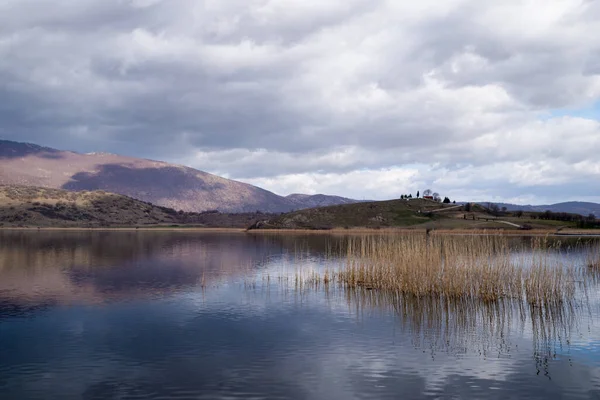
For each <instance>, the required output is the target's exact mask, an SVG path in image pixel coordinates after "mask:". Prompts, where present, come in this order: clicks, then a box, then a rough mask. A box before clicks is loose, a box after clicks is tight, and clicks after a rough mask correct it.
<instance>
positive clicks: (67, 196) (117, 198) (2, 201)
mask: <svg viewBox="0 0 600 400" xmlns="http://www.w3.org/2000/svg"><path fill="white" fill-rule="evenodd" d="M177 221H178V219H177V212H176V211H175V210H170V209H167V208H164V207H157V206H153V205H152V204H148V203H144V202H142V201H139V200H135V199H132V198H129V197H126V196H122V195H118V194H114V193H107V192H103V191H94V192H87V191H82V192H69V191H67V190H59V189H47V188H37V187H29V186H12V185H11V186H3V185H2V186H0V226H4V227H15V226H41V227H81V226H84V227H87V226H89V227H98V226H116V225H130V226H133V225H149V224H174V223H177Z"/></svg>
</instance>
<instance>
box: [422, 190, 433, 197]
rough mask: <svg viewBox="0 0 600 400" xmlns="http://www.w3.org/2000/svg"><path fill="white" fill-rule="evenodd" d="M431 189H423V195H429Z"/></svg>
mask: <svg viewBox="0 0 600 400" xmlns="http://www.w3.org/2000/svg"><path fill="white" fill-rule="evenodd" d="M431 193H432V192H431V189H425V190H423V196H431Z"/></svg>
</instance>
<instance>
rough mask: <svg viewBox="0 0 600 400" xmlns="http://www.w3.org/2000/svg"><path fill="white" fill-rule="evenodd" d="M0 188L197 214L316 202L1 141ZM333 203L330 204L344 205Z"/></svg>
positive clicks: (173, 169)
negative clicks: (99, 194) (104, 195)
mask: <svg viewBox="0 0 600 400" xmlns="http://www.w3.org/2000/svg"><path fill="white" fill-rule="evenodd" d="M0 184H5V185H26V186H38V187H47V188H55V189H67V190H76V191H78V190H88V191H90V190H105V191H108V192H113V193H118V194H122V195H126V196H129V197H132V198H135V199H139V200H143V201H146V202H150V203H153V204H157V205H160V206H164V207H169V208H174V209H176V210H184V211H195V212H200V211H205V210H213V209H215V210H219V211H223V212H254V211H256V210H260V211H264V212H286V211H290V210H293V209H300V208H307V207H311V206H312V204H313V203H314V201H313V200H311V199H310V197H309V198H308V199H306V201H302V200H300V199H298V198H291V199H288V198H285V197H282V196H278V195H276V194H275V193H272V192H269V191H267V190H264V189H261V188H258V187H256V186H252V185H249V184H246V183H242V182H237V181H234V180H230V179H225V178H222V177H219V176H216V175H213V174H209V173H207V172H203V171H198V170H195V169H193V168H188V167H184V166H180V165H174V164H169V163H165V162H160V161H152V160H146V159H139V158H132V157H124V156H119V155H115V154H106V153H91V154H79V153H74V152H70V151H60V150H56V149H51V148H48V147H42V146H37V145H34V144H28V143H18V142H11V141H5V140H0ZM325 197H328V196H325ZM332 198H333V199H334V200H329V203H336V202H340V201H346V200H348V199H343V198H337V197H335V196H332ZM337 199H343V200H337ZM323 201H324V200H323Z"/></svg>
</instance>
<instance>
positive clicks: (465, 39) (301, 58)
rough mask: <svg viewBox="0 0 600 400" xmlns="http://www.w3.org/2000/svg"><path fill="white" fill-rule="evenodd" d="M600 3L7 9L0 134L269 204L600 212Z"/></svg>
mask: <svg viewBox="0 0 600 400" xmlns="http://www.w3.org/2000/svg"><path fill="white" fill-rule="evenodd" d="M599 120H600V1H598V0H584V1H576V0H536V1H533V0H504V1H501V2H500V1H487V0H446V1H443V2H440V1H433V0H420V1H417V2H415V1H400V0H328V1H326V2H324V1H317V0H162V1H161V0H51V1H50V0H0V138H3V139H9V140H17V141H27V142H33V143H36V144H40V145H45V146H50V147H54V148H59V149H66V150H73V151H78V152H100V151H102V152H110V153H117V154H123V155H131V156H136V157H144V158H151V159H158V160H165V161H169V162H174V163H178V164H184V165H188V166H191V167H194V168H198V169H201V170H204V171H207V172H212V173H215V174H218V175H222V176H225V177H227V178H232V179H237V180H241V181H244V182H248V183H251V184H254V185H257V186H260V187H263V188H265V189H268V190H271V191H274V192H275V193H278V194H282V195H287V194H290V193H294V192H302V193H309V194H314V193H326V194H335V195H341V196H347V197H352V198H356V199H388V198H395V197H399V196H400V195H401V194H405V193H412V194H414V193H416V192H417V190H420V191H421V192H422V191H423V190H424V189H427V188H430V189H432V190H434V191H437V192H439V193H440V194H442V195H447V196H449V197H450V198H451V199H456V200H458V201H461V200H462V201H467V200H468V201H505V202H511V203H520V204H543V203H551V202H558V201H567V200H584V201H600V192H599V191H598V188H599V187H600V157H599V156H598V155H599V154H600V122H599Z"/></svg>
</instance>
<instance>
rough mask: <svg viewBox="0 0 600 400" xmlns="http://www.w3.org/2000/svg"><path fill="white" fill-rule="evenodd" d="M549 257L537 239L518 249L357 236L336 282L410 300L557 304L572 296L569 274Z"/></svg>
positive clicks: (473, 239) (447, 239) (474, 241)
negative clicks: (437, 298) (429, 298)
mask: <svg viewBox="0 0 600 400" xmlns="http://www.w3.org/2000/svg"><path fill="white" fill-rule="evenodd" d="M552 254H553V250H552V249H550V248H549V247H548V244H547V242H546V241H545V240H544V239H543V238H534V239H532V240H531V242H530V245H528V246H524V247H521V248H519V247H514V246H511V244H510V241H509V238H505V237H501V236H500V237H499V236H466V237H465V236H463V237H458V236H424V235H408V236H390V235H385V236H374V235H371V236H362V237H358V238H349V240H348V243H347V248H346V254H345V267H343V268H341V269H340V270H339V271H338V276H337V278H338V279H339V280H340V282H342V283H343V284H344V285H345V286H347V287H349V288H366V289H375V290H383V291H391V292H396V293H399V294H402V295H412V296H415V297H426V296H433V297H439V296H443V297H444V298H448V299H463V300H464V299H476V300H481V301H484V302H494V301H498V300H500V299H519V300H526V301H527V302H528V303H530V304H540V303H549V302H563V301H565V300H568V299H571V298H572V297H573V296H574V293H575V284H574V280H575V279H574V276H573V270H572V269H570V268H568V267H567V266H565V265H563V264H561V263H560V262H557V260H556V259H554V258H553V257H552Z"/></svg>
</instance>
